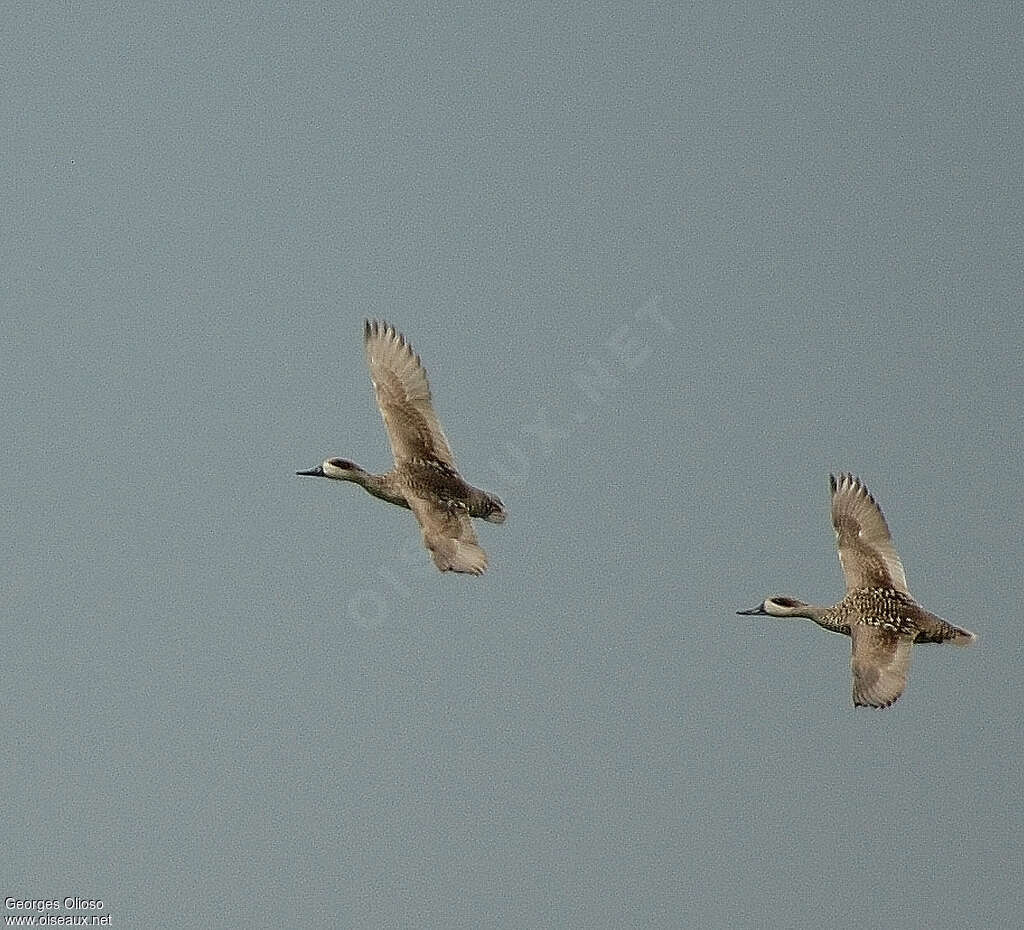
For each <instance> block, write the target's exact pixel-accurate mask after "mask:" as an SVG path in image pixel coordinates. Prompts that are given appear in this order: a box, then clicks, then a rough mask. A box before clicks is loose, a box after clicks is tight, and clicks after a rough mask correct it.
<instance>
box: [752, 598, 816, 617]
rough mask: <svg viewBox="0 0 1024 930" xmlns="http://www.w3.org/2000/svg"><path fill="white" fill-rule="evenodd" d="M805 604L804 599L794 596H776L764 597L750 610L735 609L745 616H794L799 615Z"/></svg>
mask: <svg viewBox="0 0 1024 930" xmlns="http://www.w3.org/2000/svg"><path fill="white" fill-rule="evenodd" d="M806 606H807V604H806V603H805V602H804V601H801V600H798V599H797V598H795V597H781V596H776V597H767V598H765V599H764V600H763V601H762V602H761V603H760V604H758V605H757V607H751V608H750V610H737V611H736V613H738V614H741V615H742V616H745V617H755V616H756V617H759V616H768V617H796V616H800V611H801V610H802V609H803V608H804V607H806Z"/></svg>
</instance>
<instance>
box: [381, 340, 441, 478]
mask: <svg viewBox="0 0 1024 930" xmlns="http://www.w3.org/2000/svg"><path fill="white" fill-rule="evenodd" d="M363 343H364V345H365V348H366V362H367V364H368V365H369V368H370V378H371V379H372V380H373V387H374V390H375V391H376V392H377V406H378V407H380V412H381V416H382V417H383V418H384V425H385V426H386V427H387V430H388V438H389V439H390V441H391V451H392V453H393V454H394V457H395V464H396V465H402V464H403V463H404V462H408V461H409V460H410V459H428V460H429V459H436V460H437V461H439V462H443V463H444V464H446V465H451V466H452V467H453V468H454V467H455V462H454V459H453V457H452V450H451V447H450V446H449V445H448V439H447V437H446V436H445V434H444V430H442V429H441V423H440V421H439V420H438V419H437V414H436V413H435V412H434V405H433V404H432V403H431V400H430V385H429V384H428V383H427V373H426V371H425V370H424V369H423V365H422V363H421V362H420V358H419V356H418V355H417V354H416V353H415V352H413V350H412V347H411V346H410V345H409V343H408V342H406V339H405V336H403V335H402V334H401V333H399V332H398V331H397V330H396V329H395V328H394V327H393V326H390V325H389V324H387V323H379V322H377V321H376V320H367V321H366V324H365V328H364V330H363Z"/></svg>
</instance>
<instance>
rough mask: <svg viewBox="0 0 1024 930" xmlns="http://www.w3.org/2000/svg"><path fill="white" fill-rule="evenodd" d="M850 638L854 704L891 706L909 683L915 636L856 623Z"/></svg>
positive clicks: (859, 705) (852, 627)
mask: <svg viewBox="0 0 1024 930" xmlns="http://www.w3.org/2000/svg"><path fill="white" fill-rule="evenodd" d="M850 638H851V639H852V640H853V652H852V655H851V658H850V668H851V670H852V671H853V703H854V705H855V706H857V707H888V706H889V705H890V704H892V703H893V702H894V701H895V700H896V699H897V698H898V697H899V696H900V695H901V694H902V693H903V691H904V689H905V688H906V687H907V672H908V670H909V669H910V649H911V646H913V644H914V640H913V639H912V638H911V637H908V636H901V635H899V634H898V633H896V632H894V631H893V630H889V629H886V628H885V627H880V626H873V625H870V624H866V623H854V624H852V626H851V629H850Z"/></svg>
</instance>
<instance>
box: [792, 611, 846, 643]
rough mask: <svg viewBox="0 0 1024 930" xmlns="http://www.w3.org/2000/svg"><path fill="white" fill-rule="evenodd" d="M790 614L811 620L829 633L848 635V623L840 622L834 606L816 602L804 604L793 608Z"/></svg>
mask: <svg viewBox="0 0 1024 930" xmlns="http://www.w3.org/2000/svg"><path fill="white" fill-rule="evenodd" d="M791 616H793V617H804V618H805V619H807V620H813V621H814V622H815V623H817V624H818V626H820V627H821V628H822V629H823V630H828V631H829V632H831V633H841V634H842V635H844V636H849V635H850V626H849V624H846V623H843V622H842V620H841V618H840V617H839V616H837V614H836V610H835V608H834V607H822V606H820V605H818V604H804V605H802V606H801V607H798V608H797V609H795V610H794V611H793V613H792V614H791Z"/></svg>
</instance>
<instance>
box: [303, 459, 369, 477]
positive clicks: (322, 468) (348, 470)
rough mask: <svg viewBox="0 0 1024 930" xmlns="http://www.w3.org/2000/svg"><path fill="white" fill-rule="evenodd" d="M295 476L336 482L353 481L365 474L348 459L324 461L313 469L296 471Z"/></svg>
mask: <svg viewBox="0 0 1024 930" xmlns="http://www.w3.org/2000/svg"><path fill="white" fill-rule="evenodd" d="M295 474H297V475H310V476H312V477H314V478H334V479H336V480H338V481H355V480H356V479H357V478H358V476H360V475H363V474H365V472H364V471H363V469H362V468H360V467H359V466H358V465H356V463H355V462H350V461H349V460H348V459H324V461H323V462H322V463H321V464H319V465H317V466H316V467H315V468H310V469H309V470H308V471H297V472H295Z"/></svg>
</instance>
